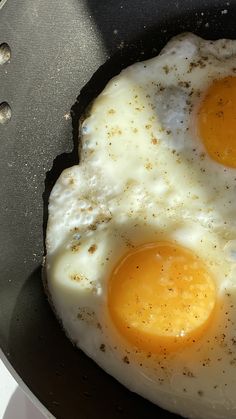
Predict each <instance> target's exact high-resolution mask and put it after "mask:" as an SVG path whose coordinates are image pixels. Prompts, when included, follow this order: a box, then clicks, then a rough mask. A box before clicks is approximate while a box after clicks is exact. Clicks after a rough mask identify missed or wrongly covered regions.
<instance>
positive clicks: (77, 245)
mask: <svg viewBox="0 0 236 419" xmlns="http://www.w3.org/2000/svg"><path fill="white" fill-rule="evenodd" d="M80 246H81V243H75V244H72V246H71V250H72V252H78V251H79V249H80Z"/></svg>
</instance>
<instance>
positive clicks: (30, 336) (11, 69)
mask: <svg viewBox="0 0 236 419" xmlns="http://www.w3.org/2000/svg"><path fill="white" fill-rule="evenodd" d="M2 4H3V2H1V1H0V7H1V5H2ZM235 13H236V2H235V1H232V0H231V1H230V0H229V1H222V0H221V1H216V0H209V1H207V0H196V1H193V0H181V1H180V0H179V1H177V0H175V1H173V0H169V1H166V0H163V1H157V0H156V1H155V0H137V1H135V2H134V1H133V0H100V1H97V0H73V1H71V0H64V1H61V2H58V1H57V0H51V1H50V2H49V1H46V0H41V1H40V2H39V1H38V0H31V1H30V2H29V1H26V0H18V1H17V2H15V1H12V0H7V2H6V3H5V5H3V7H2V9H0V44H1V43H3V42H6V43H8V44H9V45H10V47H11V52H12V56H11V60H10V63H6V64H2V65H0V103H1V102H5V101H6V102H8V103H9V105H10V106H11V109H12V119H11V121H10V122H9V123H8V124H5V125H1V124H0V179H1V206H0V224H1V230H0V231H1V235H0V237H1V242H0V243H1V252H0V255H1V265H0V266H1V274H0V287H1V292H0V346H1V348H2V349H3V351H4V353H5V354H6V356H7V357H8V359H9V360H10V362H11V363H12V365H13V367H14V368H15V369H16V371H17V372H18V373H19V374H20V376H21V377H22V378H23V380H24V381H25V383H26V384H27V385H28V386H29V387H30V389H31V390H32V391H33V392H34V393H35V395H36V396H37V397H38V398H39V399H40V400H41V401H42V402H43V403H44V404H45V406H46V407H48V409H49V410H50V411H51V412H52V413H54V414H55V415H56V417H57V418H59V419H60V418H62V419H75V418H81V419H95V418H97V416H98V414H101V413H102V414H103V417H104V419H106V418H109V419H110V418H112V419H116V418H117V419H119V418H127V419H128V418H129V419H130V418H134V417H135V418H136V419H141V418H146V417H147V416H148V417H149V418H150V419H152V418H153V419H154V418H155V419H156V418H158V417H159V418H172V417H173V418H174V417H176V416H175V415H171V414H169V413H167V412H163V411H162V410H160V409H158V408H157V407H156V406H153V405H152V404H150V403H148V402H147V401H145V400H143V399H142V398H140V397H138V396H136V395H134V394H132V393H130V392H129V391H128V390H126V389H125V388H123V387H122V386H121V385H120V384H119V383H117V382H116V381H115V380H114V379H113V378H111V377H109V376H108V375H107V374H105V373H104V372H103V371H102V370H101V369H100V368H98V367H97V366H96V365H95V364H94V363H93V362H92V361H91V360H89V359H88V358H87V357H86V356H85V355H83V354H82V353H81V352H80V351H79V350H78V349H76V348H74V347H73V345H72V344H71V343H70V342H69V340H68V339H67V338H66V337H65V335H64V333H63V332H62V330H61V328H60V325H59V324H58V322H57V320H56V319H55V317H54V315H53V313H52V311H51V309H50V307H49V304H48V302H47V300H46V298H45V295H44V293H43V287H42V282H41V261H42V256H43V253H44V250H43V237H44V233H45V225H46V220H47V202H48V196H49V193H50V190H51V188H52V186H53V184H54V182H55V180H56V179H57V177H58V175H59V174H60V173H61V171H62V170H63V168H65V167H68V166H71V165H72V164H74V163H76V162H77V148H78V146H77V137H78V118H79V117H80V116H81V114H82V113H83V111H84V109H85V108H86V107H87V105H88V104H89V103H90V101H91V100H92V99H93V98H94V97H95V96H96V95H97V94H98V93H99V92H100V91H101V89H102V88H103V86H104V85H105V84H106V82H107V81H108V80H109V79H110V78H111V77H112V76H113V75H115V74H116V73H118V72H119V71H120V70H121V68H123V67H126V66H127V65H128V64H131V63H133V62H135V61H137V60H141V59H145V58H148V57H151V56H154V55H157V53H158V52H159V50H160V49H161V48H162V47H163V46H164V44H165V43H166V42H167V41H168V39H169V38H170V37H171V36H173V35H176V34H178V33H180V32H183V31H191V32H195V33H196V34H198V35H200V36H202V37H205V38H211V39H217V38H223V37H228V38H236V25H235ZM104 62H105V64H104V65H102V64H103V63H104ZM94 73H95V74H94ZM93 74H94V76H93V77H92V75H93ZM91 77H92V78H91ZM83 86H85V87H83ZM82 88H83V89H82ZM81 89H82V91H81V94H80V96H79V98H78V101H76V97H77V96H78V94H79V92H80V90H81ZM73 104H74V105H73ZM70 115H71V116H72V119H71V118H70ZM72 150H73V151H72ZM55 156H57V157H56V158H55ZM54 159H55V160H54ZM46 173H47V176H46ZM45 178H46V183H45V184H44V180H45ZM43 220H44V222H43Z"/></svg>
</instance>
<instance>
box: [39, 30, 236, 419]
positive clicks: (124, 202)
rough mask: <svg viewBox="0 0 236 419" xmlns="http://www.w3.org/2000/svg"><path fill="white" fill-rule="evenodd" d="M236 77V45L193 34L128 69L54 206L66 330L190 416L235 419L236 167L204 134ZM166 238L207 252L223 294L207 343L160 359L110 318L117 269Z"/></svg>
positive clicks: (96, 118) (126, 378)
mask: <svg viewBox="0 0 236 419" xmlns="http://www.w3.org/2000/svg"><path fill="white" fill-rule="evenodd" d="M235 72H236V41H232V40H218V41H214V42H213V41H205V40H203V39H201V38H199V37H197V36H195V35H193V34H183V35H180V36H178V37H176V38H173V39H172V40H171V41H170V42H169V43H168V44H167V45H166V47H165V48H164V49H163V50H162V51H161V53H160V54H159V56H158V57H155V58H153V59H150V60H148V61H145V62H139V63H136V64H134V65H132V66H130V67H128V68H127V69H125V70H123V71H122V72H121V73H120V74H119V75H118V76H116V77H114V78H113V79H112V80H111V81H110V82H109V83H108V85H107V86H106V87H105V89H104V90H103V92H102V93H101V94H100V95H99V96H98V97H97V98H96V99H95V101H94V103H93V104H92V106H91V109H90V111H89V114H88V115H87V117H86V119H85V120H84V121H83V123H82V124H81V139H80V141H81V148H80V164H79V165H77V166H74V167H71V168H69V169H66V170H65V171H64V172H63V173H62V175H61V176H60V178H59V179H58V181H57V182H56V184H55V186H54V188H53V190H52V193H51V196H50V202H49V219H48V227H47V238H46V246H47V256H46V274H47V285H46V286H47V292H48V294H49V296H50V300H51V302H52V304H53V307H54V309H55V312H56V314H57V316H58V317H59V318H60V319H61V321H62V325H63V328H64V330H65V332H66V334H67V335H68V337H69V338H70V339H71V340H72V341H73V342H74V343H75V344H76V345H78V347H80V348H81V349H82V350H83V351H84V352H85V353H86V354H88V355H89V356H90V357H91V358H92V359H93V360H94V361H96V362H97V363H98V364H99V365H100V366H101V367H102V368H103V369H104V370H105V371H107V372H108V373H110V374H111V375H113V376H114V377H115V378H116V379H117V380H119V381H120V382H121V383H123V384H124V385H125V386H126V387H127V388H129V389H130V390H132V391H135V392H137V393H138V394H140V395H142V396H143V397H145V398H147V399H148V400H150V401H152V402H154V403H156V404H157V405H159V406H161V407H163V408H165V409H167V410H170V411H173V412H175V413H178V414H180V415H182V416H185V417H188V418H199V419H200V418H204V419H206V418H209V419H210V418H230V419H232V418H236V398H235V394H236V325H235V321H236V315H235V304H236V292H235V280H236V276H235V273H236V257H235V255H236V221H235V214H236V200H235V192H236V169H235V167H233V166H232V164H230V165H225V164H222V163H221V162H219V161H216V160H215V159H214V158H212V156H211V155H209V153H208V151H207V148H206V146H205V144H204V142H203V141H202V140H201V138H200V137H201V135H199V126H198V114H199V109H200V106H201V103H202V102H201V101H202V100H203V98H204V97H205V95H206V92H207V91H208V88H209V86H210V85H211V84H212V82H214V80H218V79H223V78H226V77H234V76H235ZM235 106H236V105H235ZM156 242H171V243H176V244H177V245H179V246H182V247H183V248H185V249H189V251H191V252H193V253H194V254H195V255H197V257H198V258H200V260H201V261H202V263H203V264H204V266H205V267H206V269H207V270H208V272H209V273H210V275H211V277H212V278H213V281H214V284H215V294H216V308H215V311H214V315H213V318H212V320H211V322H209V324H208V326H207V327H206V329H205V330H204V331H203V333H202V334H201V336H198V337H197V338H196V339H193V341H192V343H191V344H188V345H183V346H179V347H178V348H177V349H175V350H166V351H164V352H163V351H162V352H160V353H158V352H155V351H154V352H153V351H152V350H150V351H148V350H147V349H140V348H138V347H137V346H135V345H132V343H131V342H130V341H128V340H127V339H126V338H125V337H124V336H122V335H121V334H120V332H119V330H117V328H116V327H115V325H114V322H113V321H112V319H111V316H110V313H109V310H108V290H109V285H108V283H109V278H110V277H111V275H112V272H113V271H114V269H115V267H116V266H117V264H118V262H119V261H120V260H121V259H122V258H123V257H124V255H125V254H128V253H129V252H130V251H132V249H135V248H136V247H138V246H142V245H144V244H146V243H156Z"/></svg>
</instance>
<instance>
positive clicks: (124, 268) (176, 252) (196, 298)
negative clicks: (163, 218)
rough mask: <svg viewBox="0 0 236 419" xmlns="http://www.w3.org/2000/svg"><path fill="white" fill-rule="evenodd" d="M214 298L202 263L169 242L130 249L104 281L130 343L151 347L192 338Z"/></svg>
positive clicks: (114, 316)
mask: <svg viewBox="0 0 236 419" xmlns="http://www.w3.org/2000/svg"><path fill="white" fill-rule="evenodd" d="M215 301H216V292H215V284H214V281H213V279H212V277H211V275H210V274H209V273H208V271H207V268H206V266H205V265H204V263H203V262H202V261H201V260H200V259H199V258H198V257H197V256H196V255H194V254H193V253H192V252H191V251H189V250H187V249H185V248H183V247H181V246H179V245H176V244H173V243H169V242H158V243H151V244H145V245H142V246H140V247H137V248H135V249H132V250H131V251H130V252H129V253H128V254H126V255H125V256H124V257H123V259H122V260H120V261H119V263H118V264H117V266H116V267H115V269H114V270H113V272H112V274H111V277H110V278H109V282H108V309H109V313H110V316H111V319H112V321H113V323H114V325H115V326H116V328H117V329H118V331H119V332H120V334H121V335H122V336H123V337H124V338H125V339H126V340H128V341H129V342H130V343H131V344H132V345H135V346H136V347H137V348H139V349H141V350H147V351H149V352H150V351H151V352H156V353H157V352H160V351H162V350H165V349H166V350H173V349H176V348H178V347H179V345H183V344H184V345H185V344H189V343H190V342H194V341H195V340H196V339H197V338H198V337H199V336H200V335H201V334H202V332H203V331H204V330H205V328H206V327H207V326H208V325H209V323H210V320H211V318H212V314H213V312H214V308H215Z"/></svg>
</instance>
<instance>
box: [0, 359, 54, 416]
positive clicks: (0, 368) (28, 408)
mask: <svg viewBox="0 0 236 419" xmlns="http://www.w3.org/2000/svg"><path fill="white" fill-rule="evenodd" d="M45 418H46V416H44V415H43V414H42V413H41V412H40V411H39V410H38V409H37V408H36V407H35V406H34V405H33V403H32V402H31V400H30V399H29V398H28V397H27V396H26V395H25V393H24V392H23V391H22V390H21V388H20V387H19V385H18V384H17V382H16V381H15V379H14V378H13V377H12V375H11V374H10V372H9V371H8V370H7V368H6V367H5V365H4V364H3V362H2V361H1V360H0V419H45Z"/></svg>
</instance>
